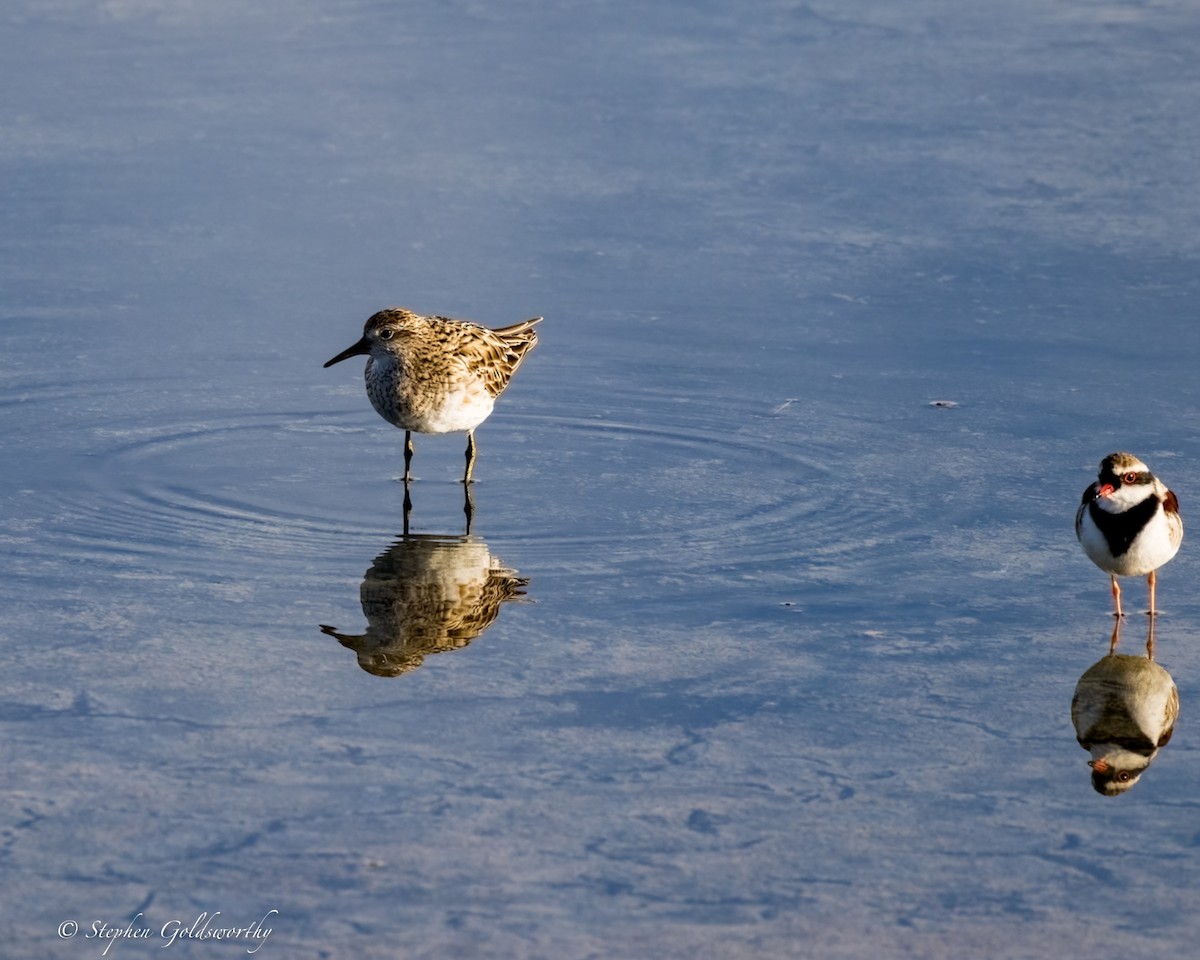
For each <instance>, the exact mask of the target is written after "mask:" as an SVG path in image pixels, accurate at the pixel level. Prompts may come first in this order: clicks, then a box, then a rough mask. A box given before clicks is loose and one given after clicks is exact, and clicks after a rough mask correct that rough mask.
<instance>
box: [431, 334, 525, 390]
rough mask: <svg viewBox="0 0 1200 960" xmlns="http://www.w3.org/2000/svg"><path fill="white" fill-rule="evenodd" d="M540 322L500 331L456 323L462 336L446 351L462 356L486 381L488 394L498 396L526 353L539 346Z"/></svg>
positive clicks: (448, 346) (477, 374)
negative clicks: (537, 330)
mask: <svg viewBox="0 0 1200 960" xmlns="http://www.w3.org/2000/svg"><path fill="white" fill-rule="evenodd" d="M439 319H441V318H439ZM541 319H542V318H541V317H535V318H533V319H532V320H526V321H524V322H523V323H518V324H515V325H513V326H511V327H502V328H501V329H499V330H490V329H488V328H487V327H483V326H479V325H478V324H464V323H462V321H457V325H458V326H459V328H460V331H461V335H460V337H458V338H455V339H456V342H455V343H454V344H453V345H450V344H447V352H450V353H454V354H457V355H458V356H459V357H461V358H462V360H463V361H464V362H465V363H466V364H467V365H468V366H469V367H470V368H471V370H472V372H473V373H475V375H476V376H478V377H479V378H480V379H481V380H483V385H484V387H485V388H486V389H487V392H488V393H490V394H491V395H492V396H493V397H498V396H500V394H501V393H502V392H503V390H504V388H505V387H507V386H508V381H509V380H511V379H512V376H513V374H514V373H516V372H517V367H519V366H520V365H521V361H522V360H524V359H525V354H526V353H528V352H529V351H530V350H531V349H533V347H534V346H536V344H537V333H536V332H535V331H534V329H533V327H534V325H536V324H537V323H538V322H539V321H540V320H541Z"/></svg>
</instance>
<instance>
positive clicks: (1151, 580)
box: [1146, 570, 1158, 617]
mask: <svg viewBox="0 0 1200 960" xmlns="http://www.w3.org/2000/svg"><path fill="white" fill-rule="evenodd" d="M1146 583H1148V584H1149V585H1150V616H1152V617H1153V616H1155V615H1156V614H1157V611H1156V610H1155V609H1154V587H1155V585H1156V584H1157V583H1158V571H1157V570H1151V571H1150V576H1148V577H1147V578H1146Z"/></svg>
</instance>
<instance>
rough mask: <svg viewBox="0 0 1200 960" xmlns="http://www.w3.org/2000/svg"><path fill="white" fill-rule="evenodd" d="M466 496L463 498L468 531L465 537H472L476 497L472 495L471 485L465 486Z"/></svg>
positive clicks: (466, 484)
mask: <svg viewBox="0 0 1200 960" xmlns="http://www.w3.org/2000/svg"><path fill="white" fill-rule="evenodd" d="M463 491H464V493H465V496H464V498H463V513H464V514H466V516H467V529H466V530H465V531H464V536H468V537H469V536H470V535H471V521H472V520H473V519H474V518H475V495H474V494H473V493H471V485H470V484H469V483H464V484H463Z"/></svg>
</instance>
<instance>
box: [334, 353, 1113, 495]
mask: <svg viewBox="0 0 1200 960" xmlns="http://www.w3.org/2000/svg"><path fill="white" fill-rule="evenodd" d="M355 346H358V344H355ZM353 349H354V347H351V348H350V350H353ZM349 355H350V351H349V350H347V351H346V353H345V354H343V355H342V356H343V357H346V356H349ZM341 359H342V357H337V358H336V359H333V360H330V361H329V363H337V362H338V360H341ZM329 363H327V364H325V366H329ZM1115 489H1116V487H1114V486H1113V485H1112V484H1111V483H1105V484H1101V485H1100V487H1099V488H1098V489H1097V490H1096V496H1098V497H1107V496H1108V495H1109V494H1111V493H1112V492H1113V491H1114V490H1115Z"/></svg>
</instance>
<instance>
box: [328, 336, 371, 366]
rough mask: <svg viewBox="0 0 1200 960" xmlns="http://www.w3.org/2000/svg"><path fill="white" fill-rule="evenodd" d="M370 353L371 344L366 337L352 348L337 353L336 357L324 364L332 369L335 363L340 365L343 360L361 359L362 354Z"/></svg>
mask: <svg viewBox="0 0 1200 960" xmlns="http://www.w3.org/2000/svg"><path fill="white" fill-rule="evenodd" d="M370 352H371V343H370V341H369V340H367V338H366V337H363V338H362V339H361V340H359V341H358V343H356V344H355V345H354V346H352V347H348V348H347V349H345V350H343V351H342V352H341V353H339V354H338V355H337V356H336V357H334V358H333V359H332V360H330V361H329V362H328V363H326V364H325V366H327V367H332V366H333V365H334V364H335V363H341V362H342V361H343V360H348V359H349V358H350V357H361V356H362V355H363V354H364V353H370Z"/></svg>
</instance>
